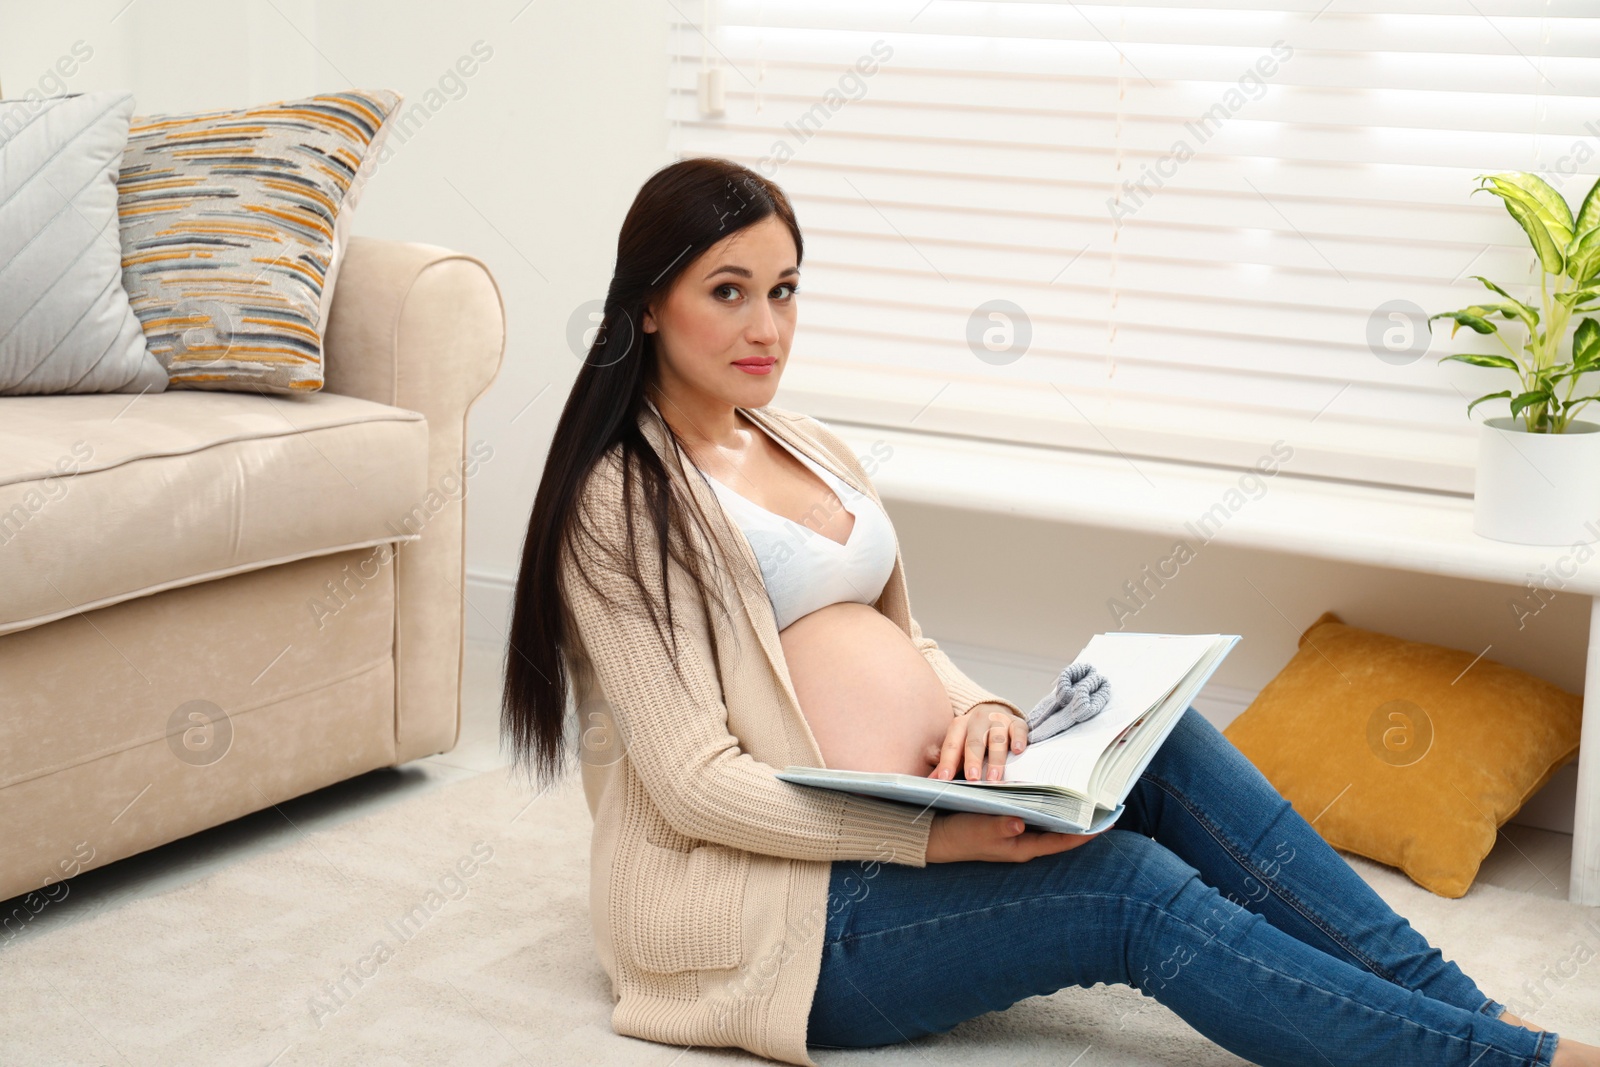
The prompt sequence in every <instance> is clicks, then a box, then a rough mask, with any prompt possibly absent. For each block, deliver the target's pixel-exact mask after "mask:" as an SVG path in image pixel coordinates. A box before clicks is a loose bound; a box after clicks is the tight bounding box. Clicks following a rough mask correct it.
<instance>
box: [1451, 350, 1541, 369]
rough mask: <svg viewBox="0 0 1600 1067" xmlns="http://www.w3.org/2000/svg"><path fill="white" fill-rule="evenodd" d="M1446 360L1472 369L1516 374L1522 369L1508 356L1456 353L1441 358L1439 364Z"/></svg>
mask: <svg viewBox="0 0 1600 1067" xmlns="http://www.w3.org/2000/svg"><path fill="white" fill-rule="evenodd" d="M1447 359H1453V360H1456V361H1458V362H1461V363H1470V364H1472V365H1473V366H1474V367H1503V368H1504V369H1506V370H1511V371H1516V372H1517V373H1518V374H1521V373H1522V368H1521V367H1519V366H1518V365H1517V361H1516V360H1514V359H1512V358H1511V357H1510V356H1495V355H1489V354H1487V353H1483V352H1457V353H1456V354H1455V355H1453V356H1444V357H1441V358H1440V360H1439V362H1440V363H1443V362H1444V361H1445V360H1447Z"/></svg>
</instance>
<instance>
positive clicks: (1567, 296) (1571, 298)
mask: <svg viewBox="0 0 1600 1067" xmlns="http://www.w3.org/2000/svg"><path fill="white" fill-rule="evenodd" d="M1554 295H1555V298H1556V299H1557V300H1558V301H1560V302H1561V303H1563V304H1565V305H1567V309H1568V310H1571V311H1575V310H1577V305H1579V304H1582V303H1585V302H1586V301H1589V300H1600V285H1589V286H1585V287H1584V288H1582V289H1569V290H1567V291H1566V292H1564V293H1556V294H1554Z"/></svg>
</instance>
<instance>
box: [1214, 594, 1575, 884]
mask: <svg viewBox="0 0 1600 1067" xmlns="http://www.w3.org/2000/svg"><path fill="white" fill-rule="evenodd" d="M1469 665H1470V669H1469ZM1582 704H1583V702H1582V698H1580V697H1578V696H1577V695H1575V694H1572V693H1568V692H1566V691H1565V690H1562V689H1559V688H1557V687H1556V686H1554V685H1552V684H1550V683H1549V682H1546V681H1543V680H1542V679H1539V678H1535V677H1533V676H1532V675H1529V674H1526V673H1524V672H1522V671H1519V670H1515V669H1513V668H1511V667H1507V666H1505V665H1503V664H1500V663H1495V662H1494V661H1492V660H1488V659H1478V660H1477V661H1476V662H1474V660H1473V654H1472V653H1470V652H1462V651H1459V650H1457V649H1453V648H1441V647H1440V646H1438V645H1429V644H1423V643H1422V642H1419V641H1405V640H1401V639H1400V638H1398V637H1390V636H1388V635H1386V634H1379V633H1373V632H1371V631H1369V630H1362V629H1360V628H1358V627H1355V626H1348V625H1346V624H1345V623H1343V622H1341V621H1340V620H1339V617H1338V616H1337V615H1335V614H1334V613H1333V612H1331V611H1330V612H1324V613H1323V615H1322V617H1321V618H1319V619H1317V621H1316V622H1314V623H1312V624H1311V626H1310V627H1309V628H1308V629H1307V630H1306V631H1305V632H1304V633H1303V634H1301V635H1300V648H1299V651H1298V652H1296V653H1295V655H1294V658H1293V659H1291V660H1290V661H1289V664H1288V666H1286V667H1284V669H1283V670H1282V671H1280V672H1278V676H1277V677H1276V678H1274V679H1273V680H1272V681H1271V682H1269V683H1268V684H1267V686H1266V688H1264V689H1262V690H1261V693H1260V695H1259V696H1257V697H1256V699H1255V700H1254V701H1253V702H1252V703H1251V704H1250V706H1249V707H1248V708H1246V709H1245V711H1244V713H1243V714H1242V715H1240V716H1239V717H1238V718H1237V719H1235V720H1234V721H1233V722H1232V723H1230V724H1229V725H1228V727H1227V729H1226V730H1224V731H1223V733H1224V734H1225V735H1226V736H1227V738H1228V739H1229V740H1230V741H1232V742H1233V743H1234V745H1235V746H1237V747H1238V749H1239V750H1240V751H1241V752H1243V753H1244V754H1245V756H1247V757H1248V758H1249V760H1250V762H1251V763H1254V764H1255V765H1256V767H1258V768H1259V769H1260V770H1261V773H1262V774H1264V775H1266V777H1267V779H1268V780H1269V781H1271V782H1272V784H1273V785H1275V786H1277V788H1278V791H1279V792H1281V793H1282V794H1283V795H1284V796H1285V797H1286V798H1287V799H1288V800H1289V801H1290V803H1292V804H1293V805H1294V806H1295V810H1296V811H1298V812H1299V813H1300V814H1301V815H1303V816H1304V817H1305V818H1306V819H1307V820H1308V821H1310V822H1311V824H1312V825H1313V826H1315V827H1316V829H1317V831H1318V832H1319V833H1321V834H1322V836H1323V838H1324V839H1325V840H1326V841H1327V842H1328V843H1329V844H1331V845H1333V846H1334V847H1336V848H1341V849H1345V850H1347V851H1349V852H1354V853H1356V854H1357V855H1361V856H1366V857H1367V858H1369V859H1373V860H1377V861H1378V862H1379V863H1387V864H1389V865H1390V866H1393V867H1399V868H1400V869H1401V870H1403V871H1405V872H1406V874H1408V875H1410V876H1411V878H1412V880H1413V881H1415V882H1416V883H1417V884H1418V885H1421V886H1424V887H1426V888H1427V889H1430V890H1432V891H1433V892H1435V893H1438V894H1439V895H1441V896H1446V897H1459V896H1461V895H1462V894H1464V893H1466V891H1467V889H1468V888H1469V887H1470V886H1471V885H1472V880H1473V878H1475V877H1476V876H1477V873H1478V866H1479V864H1481V863H1482V862H1483V858H1484V857H1485V856H1487V855H1488V854H1489V850H1490V849H1491V848H1493V847H1494V842H1495V834H1496V832H1497V830H1498V829H1499V827H1500V826H1501V825H1502V824H1503V823H1504V822H1505V821H1506V820H1507V819H1509V818H1511V816H1512V815H1514V814H1516V812H1517V810H1518V809H1519V808H1521V807H1522V805H1523V803H1524V802H1526V801H1527V800H1528V798H1529V797H1531V796H1533V794H1534V793H1536V792H1538V790H1539V789H1540V787H1542V786H1543V785H1544V784H1545V783H1546V782H1547V781H1549V780H1550V776H1551V775H1552V774H1554V773H1555V772H1556V771H1557V770H1558V769H1560V768H1561V766H1562V765H1563V764H1565V763H1566V762H1567V761H1568V760H1570V759H1572V758H1573V757H1574V756H1576V755H1577V752H1578V729H1579V724H1580V721H1581V719H1582Z"/></svg>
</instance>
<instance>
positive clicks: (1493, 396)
mask: <svg viewBox="0 0 1600 1067" xmlns="http://www.w3.org/2000/svg"><path fill="white" fill-rule="evenodd" d="M1510 395H1511V390H1509V389H1502V390H1501V391H1500V392H1498V393H1485V394H1484V395H1483V396H1480V397H1479V398H1478V399H1476V400H1474V401H1473V402H1472V403H1470V404H1468V405H1467V414H1468V415H1471V414H1472V409H1473V408H1475V407H1477V406H1478V405H1479V404H1481V403H1483V402H1484V401H1485V400H1499V399H1500V398H1501V397H1507V396H1510Z"/></svg>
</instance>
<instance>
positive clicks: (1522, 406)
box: [1511, 389, 1555, 418]
mask: <svg viewBox="0 0 1600 1067" xmlns="http://www.w3.org/2000/svg"><path fill="white" fill-rule="evenodd" d="M1554 401H1555V397H1554V396H1553V395H1551V393H1550V390H1548V389H1533V390H1530V391H1529V392H1526V393H1523V394H1522V395H1521V396H1514V397H1512V398H1511V415H1512V417H1513V418H1514V417H1516V416H1518V415H1521V414H1522V413H1523V412H1524V411H1526V410H1527V409H1528V408H1531V407H1535V406H1537V405H1539V404H1550V403H1553V402H1554Z"/></svg>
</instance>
